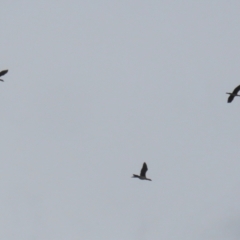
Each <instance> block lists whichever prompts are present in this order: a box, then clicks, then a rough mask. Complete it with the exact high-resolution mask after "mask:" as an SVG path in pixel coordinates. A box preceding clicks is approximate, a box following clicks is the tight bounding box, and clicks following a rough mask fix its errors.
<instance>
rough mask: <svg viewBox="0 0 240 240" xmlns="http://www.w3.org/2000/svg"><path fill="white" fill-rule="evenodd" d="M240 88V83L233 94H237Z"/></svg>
mask: <svg viewBox="0 0 240 240" xmlns="http://www.w3.org/2000/svg"><path fill="white" fill-rule="evenodd" d="M239 90H240V85H239V86H237V87H236V88H235V89H234V90H233V92H232V93H233V94H237V93H238V92H239Z"/></svg>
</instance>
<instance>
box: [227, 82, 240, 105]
mask: <svg viewBox="0 0 240 240" xmlns="http://www.w3.org/2000/svg"><path fill="white" fill-rule="evenodd" d="M239 90H240V85H239V86H237V87H236V88H235V89H234V90H233V92H232V93H228V92H227V93H226V94H229V95H230V96H229V97H228V103H230V102H232V100H233V99H234V97H236V96H237V97H240V95H238V92H239Z"/></svg>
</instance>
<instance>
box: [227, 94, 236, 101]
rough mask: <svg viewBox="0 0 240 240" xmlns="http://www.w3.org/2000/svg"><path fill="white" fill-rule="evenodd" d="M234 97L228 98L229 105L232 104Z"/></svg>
mask: <svg viewBox="0 0 240 240" xmlns="http://www.w3.org/2000/svg"><path fill="white" fill-rule="evenodd" d="M234 97H235V96H234V95H230V96H229V97H228V103H230V102H232V100H233V99H234Z"/></svg>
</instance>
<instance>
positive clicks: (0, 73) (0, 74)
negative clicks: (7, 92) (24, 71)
mask: <svg viewBox="0 0 240 240" xmlns="http://www.w3.org/2000/svg"><path fill="white" fill-rule="evenodd" d="M7 72H8V70H3V71H1V72H0V77H1V76H3V75H5V74H6V73H7ZM0 81H2V82H4V81H3V80H2V79H0Z"/></svg>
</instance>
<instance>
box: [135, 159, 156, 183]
mask: <svg viewBox="0 0 240 240" xmlns="http://www.w3.org/2000/svg"><path fill="white" fill-rule="evenodd" d="M147 170H148V168H147V164H146V163H143V166H142V169H141V172H140V176H139V175H136V174H133V176H132V177H133V178H139V179H141V180H148V181H152V180H151V179H150V178H147V177H146V172H147Z"/></svg>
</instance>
